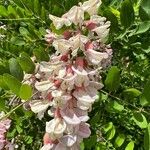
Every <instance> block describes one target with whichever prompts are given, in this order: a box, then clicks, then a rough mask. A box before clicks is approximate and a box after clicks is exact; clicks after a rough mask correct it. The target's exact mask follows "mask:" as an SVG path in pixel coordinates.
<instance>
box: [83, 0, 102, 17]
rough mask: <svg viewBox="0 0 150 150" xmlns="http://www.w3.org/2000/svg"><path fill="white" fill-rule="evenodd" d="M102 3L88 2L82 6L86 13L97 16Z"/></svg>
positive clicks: (97, 1)
mask: <svg viewBox="0 0 150 150" xmlns="http://www.w3.org/2000/svg"><path fill="white" fill-rule="evenodd" d="M101 3H102V2H101V0H88V1H85V2H84V3H83V4H82V5H81V8H82V9H83V10H84V11H86V12H88V13H89V14H90V15H95V14H97V12H98V8H99V6H100V5H101Z"/></svg>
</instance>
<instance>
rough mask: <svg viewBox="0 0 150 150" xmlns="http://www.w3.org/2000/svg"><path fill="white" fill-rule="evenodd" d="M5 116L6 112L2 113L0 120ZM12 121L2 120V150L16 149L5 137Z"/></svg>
mask: <svg viewBox="0 0 150 150" xmlns="http://www.w3.org/2000/svg"><path fill="white" fill-rule="evenodd" d="M4 115H5V114H4V112H0V118H1V117H3V116H4ZM10 123H11V120H9V119H3V120H0V150H2V149H4V148H6V147H8V148H9V150H13V149H14V147H13V145H12V144H11V143H9V142H8V141H7V139H6V137H5V133H6V132H7V130H8V129H9V128H10Z"/></svg>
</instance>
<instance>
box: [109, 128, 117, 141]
mask: <svg viewBox="0 0 150 150" xmlns="http://www.w3.org/2000/svg"><path fill="white" fill-rule="evenodd" d="M115 133H116V129H115V126H113V127H112V129H111V130H109V131H108V134H107V139H108V140H111V139H112V138H113V137H114V136H115Z"/></svg>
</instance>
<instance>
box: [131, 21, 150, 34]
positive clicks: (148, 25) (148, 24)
mask: <svg viewBox="0 0 150 150" xmlns="http://www.w3.org/2000/svg"><path fill="white" fill-rule="evenodd" d="M149 29H150V21H144V22H141V23H140V24H139V25H138V27H137V30H136V32H135V33H134V35H137V34H142V33H144V32H146V31H148V30H149Z"/></svg>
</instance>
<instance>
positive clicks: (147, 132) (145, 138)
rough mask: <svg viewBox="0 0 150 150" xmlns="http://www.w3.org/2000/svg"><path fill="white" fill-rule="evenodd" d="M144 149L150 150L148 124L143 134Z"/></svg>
mask: <svg viewBox="0 0 150 150" xmlns="http://www.w3.org/2000/svg"><path fill="white" fill-rule="evenodd" d="M144 149H145V150H149V149H150V124H148V126H147V128H146V130H145V134H144Z"/></svg>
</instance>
